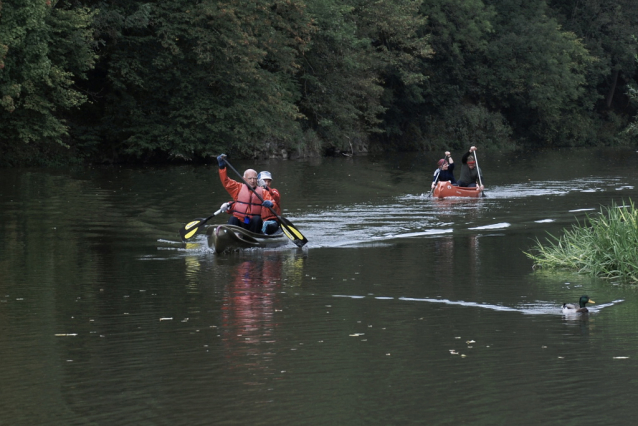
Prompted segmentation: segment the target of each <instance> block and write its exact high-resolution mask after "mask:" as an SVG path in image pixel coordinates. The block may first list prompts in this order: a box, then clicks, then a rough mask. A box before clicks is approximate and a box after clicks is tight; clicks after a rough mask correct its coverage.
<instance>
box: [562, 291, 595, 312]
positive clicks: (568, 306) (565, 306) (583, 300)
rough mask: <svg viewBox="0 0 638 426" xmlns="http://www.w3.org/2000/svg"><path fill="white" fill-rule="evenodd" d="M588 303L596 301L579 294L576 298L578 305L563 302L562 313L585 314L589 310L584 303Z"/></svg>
mask: <svg viewBox="0 0 638 426" xmlns="http://www.w3.org/2000/svg"><path fill="white" fill-rule="evenodd" d="M588 303H596V302H594V301H593V300H591V299H590V298H589V296H587V295H583V296H580V299H579V300H578V305H579V306H576V305H575V304H573V303H563V314H586V313H587V312H589V310H588V309H587V307H586V305H587V304H588Z"/></svg>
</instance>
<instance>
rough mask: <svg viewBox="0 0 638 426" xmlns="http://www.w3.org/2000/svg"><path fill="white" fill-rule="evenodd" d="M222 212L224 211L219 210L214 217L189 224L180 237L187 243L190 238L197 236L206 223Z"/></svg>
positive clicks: (182, 230)
mask: <svg viewBox="0 0 638 426" xmlns="http://www.w3.org/2000/svg"><path fill="white" fill-rule="evenodd" d="M221 212H222V209H219V210H217V211H216V212H215V213H213V214H212V215H210V216H208V217H207V218H206V219H197V220H194V221H192V222H188V223H187V224H186V225H184V227H183V228H182V229H180V230H179V235H180V236H181V237H182V241H186V240H188V239H189V238H190V237H192V236H193V235H195V234H196V233H197V231H198V230H199V228H200V227H201V226H203V225H204V224H205V223H206V222H208V221H209V220H210V219H212V218H213V217H215V216H217V215H218V214H220V213H221Z"/></svg>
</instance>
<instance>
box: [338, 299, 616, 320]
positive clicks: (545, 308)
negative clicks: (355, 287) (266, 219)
mask: <svg viewBox="0 0 638 426" xmlns="http://www.w3.org/2000/svg"><path fill="white" fill-rule="evenodd" d="M333 297H345V298H350V299H364V298H366V297H370V296H356V295H344V294H335V295H333ZM371 297H374V299H378V300H401V301H406V302H425V303H441V304H445V305H456V306H464V307H469V308H480V309H489V310H492V311H499V312H520V313H522V314H526V315H562V304H559V305H556V303H552V302H538V303H527V304H523V305H520V306H517V307H509V306H503V305H491V304H489V303H477V302H466V301H463V300H449V299H433V298H427V297H426V298H416V297H397V298H395V297H383V296H371ZM621 302H624V299H618V300H614V301H612V302H609V303H603V304H600V305H596V307H595V308H590V307H588V309H589V312H590V313H593V314H595V313H598V312H600V311H601V310H602V309H604V308H608V307H610V306H613V305H616V304H618V303H621Z"/></svg>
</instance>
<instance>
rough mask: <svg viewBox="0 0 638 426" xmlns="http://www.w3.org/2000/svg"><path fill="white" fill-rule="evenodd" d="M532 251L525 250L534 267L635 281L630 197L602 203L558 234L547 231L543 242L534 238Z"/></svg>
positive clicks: (635, 217)
mask: <svg viewBox="0 0 638 426" xmlns="http://www.w3.org/2000/svg"><path fill="white" fill-rule="evenodd" d="M532 251H533V253H525V254H526V255H527V257H529V258H531V259H532V260H533V261H534V267H541V268H548V269H556V268H560V269H570V270H574V271H578V272H579V273H583V274H592V275H597V276H600V277H604V278H622V279H628V280H630V281H638V211H637V210H636V208H635V206H634V203H633V201H630V202H629V204H628V205H625V204H623V205H622V206H617V205H616V204H615V203H613V204H612V206H611V207H602V208H601V211H600V214H599V215H598V216H596V217H592V216H589V215H587V217H586V219H585V220H584V222H583V223H582V224H581V223H578V224H576V225H573V226H572V229H571V230H566V231H565V233H564V235H563V236H561V237H555V236H553V235H551V234H550V238H548V240H547V243H546V244H541V242H540V241H539V240H538V239H537V240H536V247H533V248H532Z"/></svg>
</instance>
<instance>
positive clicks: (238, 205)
mask: <svg viewBox="0 0 638 426" xmlns="http://www.w3.org/2000/svg"><path fill="white" fill-rule="evenodd" d="M255 191H257V193H258V194H259V195H260V196H261V197H262V198H263V197H264V189H263V188H261V187H257V188H255ZM261 212H262V207H261V200H260V199H259V197H257V196H256V195H255V194H254V193H253V191H251V190H250V189H249V188H248V187H247V186H246V185H242V186H241V189H240V190H239V194H238V195H237V200H235V204H233V216H235V217H236V218H238V219H239V220H242V221H243V220H244V218H245V217H246V216H248V217H249V218H250V219H252V218H253V217H259V216H261Z"/></svg>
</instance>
